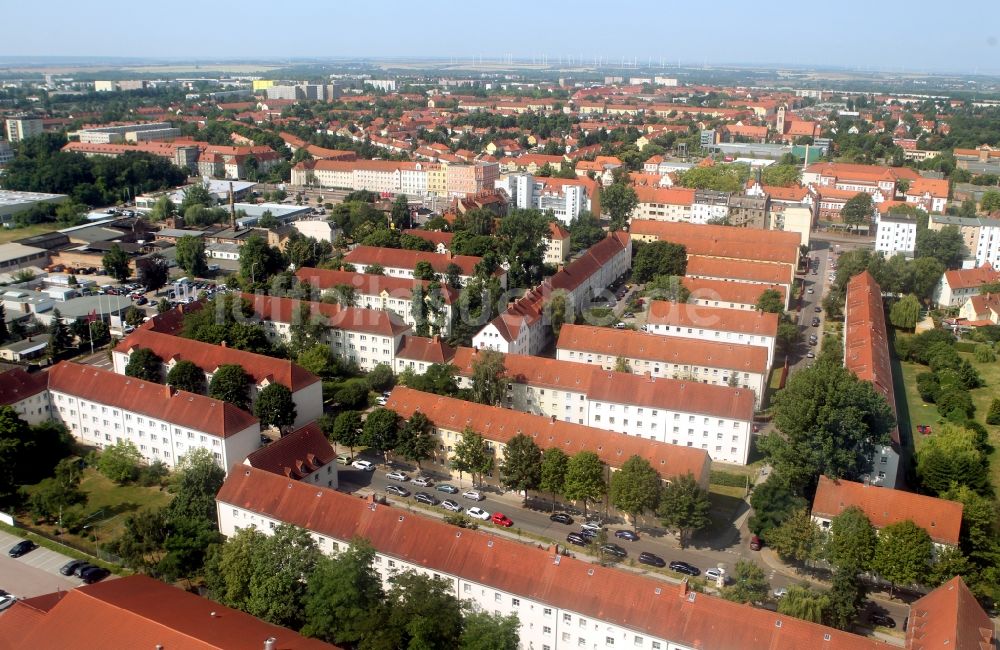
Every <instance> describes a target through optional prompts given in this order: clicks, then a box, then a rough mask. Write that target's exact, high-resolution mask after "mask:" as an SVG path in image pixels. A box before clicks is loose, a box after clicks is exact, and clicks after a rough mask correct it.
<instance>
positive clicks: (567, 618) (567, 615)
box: [563, 614, 573, 623]
mask: <svg viewBox="0 0 1000 650" xmlns="http://www.w3.org/2000/svg"><path fill="white" fill-rule="evenodd" d="M572 620H573V617H572V616H570V615H569V614H563V623H569V622H570V621H572Z"/></svg>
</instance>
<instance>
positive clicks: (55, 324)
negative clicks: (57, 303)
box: [48, 308, 127, 374]
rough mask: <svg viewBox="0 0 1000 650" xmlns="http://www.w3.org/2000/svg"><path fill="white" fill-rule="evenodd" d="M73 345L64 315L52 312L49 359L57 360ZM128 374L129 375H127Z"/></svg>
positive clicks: (54, 310) (57, 310) (57, 311)
mask: <svg viewBox="0 0 1000 650" xmlns="http://www.w3.org/2000/svg"><path fill="white" fill-rule="evenodd" d="M72 343H73V337H72V335H71V334H70V332H69V329H68V328H67V327H66V323H64V322H63V317H62V313H61V312H60V311H59V309H58V308H56V309H53V310H52V322H51V323H50V324H49V347H48V353H49V359H51V360H53V361H54V360H55V359H56V358H58V357H59V355H61V354H62V353H63V352H65V351H66V350H67V349H68V348H69V347H70V345H72ZM126 374H127V373H126Z"/></svg>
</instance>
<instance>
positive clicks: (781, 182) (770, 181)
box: [760, 164, 802, 187]
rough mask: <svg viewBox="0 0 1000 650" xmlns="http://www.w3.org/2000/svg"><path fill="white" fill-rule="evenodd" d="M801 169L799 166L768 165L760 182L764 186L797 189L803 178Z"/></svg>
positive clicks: (762, 173)
mask: <svg viewBox="0 0 1000 650" xmlns="http://www.w3.org/2000/svg"><path fill="white" fill-rule="evenodd" d="M801 175H802V174H801V169H800V168H799V166H798V165H792V164H777V165H768V166H767V167H765V168H764V170H763V171H762V172H761V175H760V180H761V182H762V183H763V184H764V185H775V186H778V187H796V186H798V184H799V179H800V178H801Z"/></svg>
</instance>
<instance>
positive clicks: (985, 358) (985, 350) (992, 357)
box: [976, 343, 997, 363]
mask: <svg viewBox="0 0 1000 650" xmlns="http://www.w3.org/2000/svg"><path fill="white" fill-rule="evenodd" d="M996 360H997V353H996V352H994V351H993V347H992V346H990V345H986V344H985V343H980V344H979V345H977V346H976V361H977V362H979V363H993V362H994V361H996Z"/></svg>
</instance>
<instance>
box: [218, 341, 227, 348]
mask: <svg viewBox="0 0 1000 650" xmlns="http://www.w3.org/2000/svg"><path fill="white" fill-rule="evenodd" d="M219 345H220V346H222V347H224V348H225V347H228V346H227V345H226V342H225V341H223V342H222V343H219Z"/></svg>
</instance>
